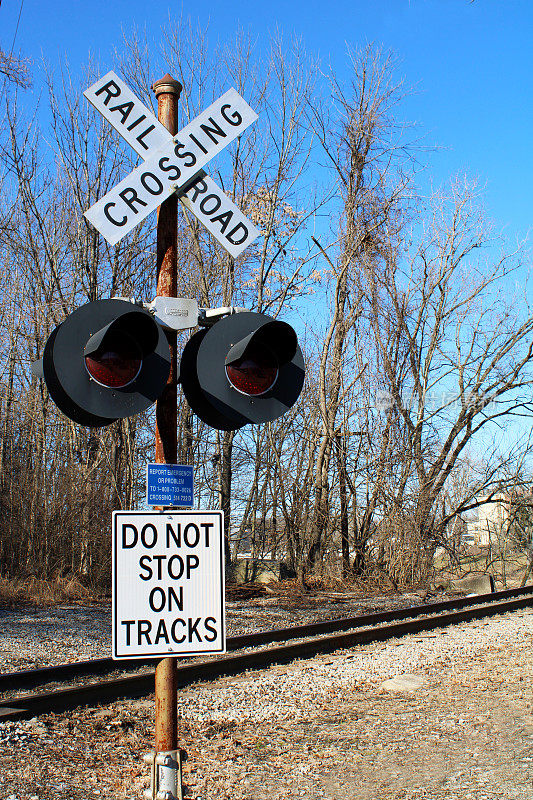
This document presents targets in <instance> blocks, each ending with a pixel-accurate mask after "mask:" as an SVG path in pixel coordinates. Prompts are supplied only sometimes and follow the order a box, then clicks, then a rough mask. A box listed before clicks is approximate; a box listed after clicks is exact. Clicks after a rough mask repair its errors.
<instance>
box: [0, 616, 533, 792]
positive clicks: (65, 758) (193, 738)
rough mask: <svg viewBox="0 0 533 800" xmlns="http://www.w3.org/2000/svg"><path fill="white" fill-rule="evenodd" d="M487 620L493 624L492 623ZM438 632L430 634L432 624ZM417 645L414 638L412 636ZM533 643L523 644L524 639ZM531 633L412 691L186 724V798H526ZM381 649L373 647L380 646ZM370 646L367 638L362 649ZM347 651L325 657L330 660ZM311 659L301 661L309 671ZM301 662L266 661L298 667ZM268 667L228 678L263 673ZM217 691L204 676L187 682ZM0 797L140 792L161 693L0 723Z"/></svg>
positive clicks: (439, 670)
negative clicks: (290, 715) (293, 715)
mask: <svg viewBox="0 0 533 800" xmlns="http://www.w3.org/2000/svg"><path fill="white" fill-rule="evenodd" d="M491 625H492V623H491ZM431 635H434V634H431ZM412 638H413V646H416V641H417V640H416V637H412ZM398 641H400V640H398ZM524 642H526V644H525V643H524ZM528 642H529V643H530V639H529V640H527V639H522V641H520V642H518V643H517V644H516V646H513V645H509V643H506V644H505V646H504V645H503V644H499V643H498V641H497V639H494V640H493V641H492V640H491V641H490V644H489V646H483V647H481V648H480V649H479V651H478V652H475V653H474V654H472V653H471V654H470V655H469V657H468V659H465V658H464V657H461V653H460V652H457V654H456V655H455V654H454V656H453V657H450V659H449V661H448V663H445V664H441V665H439V666H436V667H431V668H430V669H428V671H427V672H426V674H424V676H423V677H424V681H425V682H424V684H423V686H422V688H419V689H417V690H416V691H413V692H409V691H403V692H402V691H400V692H394V691H393V692H391V691H386V690H384V689H383V688H381V686H377V687H373V688H372V687H368V686H365V687H363V688H353V689H345V688H343V689H342V690H340V689H339V690H336V689H335V688H333V689H331V690H330V691H329V694H327V695H326V696H325V697H322V698H320V700H317V701H316V702H315V703H310V704H309V705H306V706H305V715H304V716H303V718H301V719H299V720H297V721H295V720H291V719H282V720H275V721H266V722H257V721H247V722H244V723H239V722H212V721H202V722H194V721H189V722H186V721H184V720H182V721H181V723H180V743H181V746H182V747H184V748H185V750H186V751H187V753H188V759H187V761H186V763H185V784H186V797H187V798H191V800H193V799H194V800H197V799H199V798H201V799H202V800H230V798H231V799H232V800H267V798H268V800H293V798H301V799H303V800H422V799H423V798H424V799H428V800H429V799H431V800H531V798H533V706H532V701H533V699H532V692H531V688H532V677H533V671H532V659H531V651H530V646H529V643H528ZM371 647H373V648H374V653H375V656H376V658H377V657H378V656H379V650H380V647H383V645H380V644H376V645H373V646H371ZM367 649H368V648H367ZM346 657H349V653H342V652H341V653H337V654H332V655H328V656H320V657H317V659H322V661H324V659H327V660H328V661H327V663H328V664H329V663H330V662H331V668H332V669H334V667H335V661H336V659H338V660H339V663H340V662H341V660H343V659H346ZM313 663H314V660H309V661H308V662H306V665H307V666H306V669H311V670H312V669H313ZM291 669H293V665H291V664H288V665H283V666H274V667H272V668H271V670H269V671H268V672H269V673H270V674H272V672H274V671H278V672H279V673H280V674H281V673H282V672H283V671H290V670H291ZM262 674H263V673H262V672H260V671H258V672H249V673H246V674H245V675H243V676H234V677H227V678H224V679H221V680H220V681H218V682H217V684H216V685H218V686H227V687H229V688H230V689H231V687H234V690H235V691H236V690H237V688H238V684H239V682H245V681H253V682H256V683H257V684H260V683H261V677H262ZM198 688H199V689H200V690H201V691H205V692H210V691H212V688H210V685H208V684H205V685H201V684H200V685H198V686H197V687H196V688H194V687H193V688H191V689H188V690H186V691H184V693H183V694H184V695H185V699H186V698H187V692H195V691H198ZM1 727H2V731H1V732H0V763H1V765H2V774H1V777H0V798H2V800H49V799H50V800H51V798H62V799H63V798H64V800H67V798H69V800H87V799H88V798H101V799H102V800H103V799H104V798H105V799H106V800H111V799H113V800H125V798H134V797H135V798H140V797H142V789H143V787H144V786H146V785H147V780H148V767H146V766H145V765H144V764H143V763H142V754H143V753H145V752H148V751H149V750H150V749H151V747H152V742H153V731H154V726H153V697H152V698H147V699H146V700H139V701H128V702H126V703H115V704H113V705H111V706H102V707H99V708H89V709H83V710H78V711H75V712H71V713H70V714H68V715H52V714H50V715H47V716H45V717H41V718H39V719H36V720H33V721H28V722H23V723H13V724H11V725H4V726H1Z"/></svg>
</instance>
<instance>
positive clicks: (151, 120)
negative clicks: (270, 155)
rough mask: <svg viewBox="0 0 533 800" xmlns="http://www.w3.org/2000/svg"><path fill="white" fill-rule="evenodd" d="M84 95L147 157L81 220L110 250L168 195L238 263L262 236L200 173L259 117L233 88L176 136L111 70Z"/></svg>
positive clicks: (204, 175)
mask: <svg viewBox="0 0 533 800" xmlns="http://www.w3.org/2000/svg"><path fill="white" fill-rule="evenodd" d="M84 95H85V97H86V98H87V99H88V100H89V102H90V103H92V105H93V106H94V107H95V108H96V109H98V111H100V113H101V114H102V115H103V116H104V117H105V118H106V119H107V120H108V121H109V122H110V123H111V125H113V127H114V128H115V129H116V130H117V131H118V132H119V133H120V134H121V136H123V137H124V139H125V140H126V141H127V142H129V144H130V145H131V146H132V147H133V149H134V150H135V151H136V152H137V153H138V154H139V155H140V156H141V157H142V158H143V159H144V163H143V164H141V165H140V166H138V167H137V168H136V169H134V170H133V172H131V173H130V174H129V175H128V177H127V178H124V180H123V181H121V182H120V183H119V184H118V185H117V186H115V188H114V189H111V191H110V192H108V193H107V194H106V195H105V197H102V198H101V199H100V200H99V201H98V202H97V203H95V204H94V205H93V206H91V208H90V209H89V210H88V211H86V212H85V216H86V218H87V219H88V220H89V222H91V223H92V224H93V225H94V227H95V228H96V229H97V230H98V231H99V232H100V233H101V234H102V236H103V237H104V238H105V239H107V241H108V242H109V243H110V244H112V245H114V244H116V243H117V242H119V241H120V240H121V239H122V237H123V236H125V235H126V234H127V233H129V231H131V230H132V228H134V227H135V225H137V224H138V223H139V222H141V220H143V219H145V217H147V216H148V214H149V213H150V212H151V211H154V210H155V209H156V208H157V206H159V205H160V204H161V203H162V202H163V200H165V199H166V198H167V197H169V196H170V195H171V194H172V193H173V192H178V197H179V199H180V201H181V203H182V204H183V205H184V206H185V207H186V208H187V209H189V210H190V211H191V212H192V213H193V214H194V215H195V216H196V217H197V219H199V220H200V222H202V223H203V224H204V225H205V227H206V228H207V229H208V230H209V231H210V232H211V233H212V234H213V236H214V237H215V239H216V240H217V241H218V242H220V244H221V245H222V246H223V247H224V248H225V249H226V250H227V251H228V252H229V253H230V255H232V256H233V257H234V258H236V257H237V256H238V255H240V253H242V251H243V250H244V249H245V248H246V247H248V245H249V244H251V243H252V242H253V241H254V239H256V238H257V236H259V231H258V230H257V228H256V227H255V226H254V225H253V223H251V222H250V220H248V219H247V218H246V217H245V216H244V214H243V213H242V212H241V211H240V209H238V208H237V206H236V205H235V204H234V203H233V202H232V201H231V200H230V199H229V197H228V196H227V195H226V194H225V193H224V192H223V191H222V189H220V187H219V186H217V184H216V183H215V182H214V181H213V180H211V178H209V177H208V176H207V175H206V174H205V172H204V171H203V167H204V166H205V165H206V164H207V162H208V161H210V160H211V159H212V158H213V156H216V155H217V153H220V151H221V150H223V148H224V147H226V145H228V144H230V142H232V141H234V139H236V138H237V137H238V136H240V135H241V133H242V132H243V131H244V130H246V128H247V127H248V126H249V125H251V124H252V122H255V120H256V119H257V114H256V113H255V111H253V110H252V109H251V108H250V106H249V105H248V103H246V101H245V100H243V98H242V97H241V96H240V95H239V94H238V93H237V92H236V91H235V89H230V90H229V91H227V92H226V93H225V94H223V95H222V97H219V99H218V100H216V101H215V102H214V103H213V104H212V105H210V106H209V108H206V110H205V111H203V112H202V113H201V114H200V115H199V116H198V117H196V119H194V120H193V121H192V122H190V123H189V124H188V125H186V126H185V128H183V129H182V130H181V131H180V132H179V133H177V134H176V135H175V136H172V134H171V133H170V132H169V131H168V130H167V129H166V128H165V126H164V125H162V124H161V123H160V122H159V120H158V119H157V118H156V117H155V116H154V114H153V113H152V112H151V111H149V109H148V108H147V107H146V106H145V105H144V103H141V101H140V100H139V99H138V98H137V97H136V96H135V95H134V94H133V92H132V91H131V90H130V89H128V87H127V86H126V84H125V83H124V82H123V81H122V80H121V79H120V78H119V77H118V75H115V73H114V72H108V73H107V75H105V76H104V77H103V78H100V80H98V81H96V83H94V84H93V85H92V86H90V87H89V88H88V89H87V90H86V91H85V92H84Z"/></svg>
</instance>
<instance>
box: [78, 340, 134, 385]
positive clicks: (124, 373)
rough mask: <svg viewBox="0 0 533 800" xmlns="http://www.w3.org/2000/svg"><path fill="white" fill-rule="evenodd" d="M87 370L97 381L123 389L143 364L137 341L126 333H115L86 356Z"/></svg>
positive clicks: (132, 379)
mask: <svg viewBox="0 0 533 800" xmlns="http://www.w3.org/2000/svg"><path fill="white" fill-rule="evenodd" d="M85 366H86V367H87V372H88V373H89V375H90V376H91V378H92V379H93V380H95V381H96V383H99V384H100V386H105V387H106V388H109V389H122V388H124V387H125V386H128V384H130V383H132V382H133V381H134V380H135V378H136V377H137V375H138V374H139V372H140V371H141V366H142V354H141V351H140V349H139V347H138V346H137V344H136V342H134V340H133V339H131V338H130V337H129V336H127V335H125V334H119V335H115V336H114V337H113V340H112V341H111V342H106V343H105V344H103V345H102V347H100V348H99V349H98V350H96V352H94V353H91V355H90V356H85Z"/></svg>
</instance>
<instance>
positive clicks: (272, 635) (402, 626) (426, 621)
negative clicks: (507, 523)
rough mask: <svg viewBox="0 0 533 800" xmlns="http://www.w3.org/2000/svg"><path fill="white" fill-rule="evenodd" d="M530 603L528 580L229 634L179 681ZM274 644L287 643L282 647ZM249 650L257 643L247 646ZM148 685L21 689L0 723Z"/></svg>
mask: <svg viewBox="0 0 533 800" xmlns="http://www.w3.org/2000/svg"><path fill="white" fill-rule="evenodd" d="M530 605H533V586H526V587H524V588H522V589H510V590H507V591H503V592H494V593H492V594H485V595H476V596H472V597H463V598H456V599H454V600H446V601H444V602H440V603H431V604H424V605H419V606H413V607H411V608H406V609H395V610H393V611H383V612H378V613H373V614H365V615H361V616H357V617H348V618H343V619H337V620H328V621H326V622H318V623H311V624H308V625H298V626H291V627H289V628H280V629H277V630H273V631H260V632H258V633H252V634H243V635H240V636H231V637H228V639H227V650H228V654H226V655H223V656H217V657H211V658H206V659H196V660H194V661H193V662H191V663H186V664H182V665H180V664H178V668H177V672H178V687H179V688H182V687H184V686H187V685H189V684H191V683H193V682H196V681H199V680H213V679H215V678H218V677H221V676H222V675H228V674H234V673H238V672H242V671H244V670H246V669H261V668H264V667H267V666H269V665H271V664H274V663H283V662H288V661H292V660H293V659H296V658H309V657H312V656H314V655H317V654H318V653H325V652H331V651H332V650H339V649H343V648H349V647H353V646H354V645H361V644H368V643H370V642H376V641H385V640H387V639H391V638H395V637H398V636H404V635H406V634H409V633H417V632H419V631H427V630H431V629H433V628H442V627H446V626H449V625H455V624H457V623H459V622H468V621H471V620H474V619H481V618H483V617H488V616H495V615H498V614H504V613H506V612H508V611H516V610H518V609H520V608H525V607H527V606H530ZM291 640H292V641H291ZM279 642H285V644H281V645H280V644H278V643H279ZM287 642H288V643H287ZM265 645H267V646H265ZM268 645H274V646H268ZM248 648H256V649H254V650H251V651H250V650H249V649H248ZM235 651H240V652H235ZM232 653H234V654H232ZM153 663H154V659H149V660H148V659H147V660H139V659H135V660H133V659H132V660H131V661H130V660H126V661H121V662H116V661H113V660H112V659H111V658H102V659H93V660H91V661H81V662H77V663H74V664H60V665H56V666H54V667H42V668H40V669H36V670H24V671H22V672H10V673H3V674H0V691H2V692H7V691H13V690H20V689H22V688H26V689H28V688H30V687H31V688H35V687H37V686H43V685H45V684H47V683H51V682H58V681H61V682H67V681H69V680H74V679H77V678H79V677H81V676H86V677H95V676H97V675H102V674H105V673H109V672H112V671H117V670H124V669H128V668H130V669H137V670H138V668H139V666H140V665H141V664H144V665H146V664H153ZM119 664H120V666H119ZM153 689H154V672H153V670H152V671H150V672H148V673H146V672H145V673H138V672H137V673H134V674H133V675H127V676H124V677H119V678H112V679H108V680H103V681H95V682H89V683H85V684H84V685H81V686H80V685H78V686H72V687H68V688H65V689H57V688H54V689H52V690H51V691H44V692H33V693H28V694H23V695H20V694H19V695H17V696H14V697H10V698H9V699H7V700H2V701H0V721H6V720H16V719H24V718H28V717H33V716H35V715H37V714H43V713H47V712H61V711H65V710H67V709H71V708H75V707H78V706H83V705H97V704H100V703H105V702H111V701H114V700H119V699H122V698H126V697H129V698H133V697H142V696H145V695H147V694H150V693H151V692H152V691H153Z"/></svg>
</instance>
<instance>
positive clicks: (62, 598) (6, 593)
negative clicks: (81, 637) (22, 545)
mask: <svg viewBox="0 0 533 800" xmlns="http://www.w3.org/2000/svg"><path fill="white" fill-rule="evenodd" d="M101 599H102V595H101V594H99V593H97V592H96V593H95V592H93V591H92V590H90V589H88V588H87V587H86V586H84V585H83V584H82V583H80V581H79V580H78V578H77V577H75V576H67V577H65V578H62V577H57V578H54V579H52V580H46V581H45V580H40V579H39V578H24V579H13V580H7V579H5V578H0V606H17V605H33V606H51V605H56V604H58V603H76V602H78V603H79V602H81V603H90V602H93V601H95V600H101Z"/></svg>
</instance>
